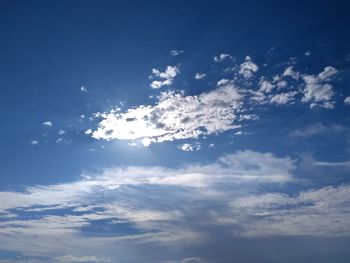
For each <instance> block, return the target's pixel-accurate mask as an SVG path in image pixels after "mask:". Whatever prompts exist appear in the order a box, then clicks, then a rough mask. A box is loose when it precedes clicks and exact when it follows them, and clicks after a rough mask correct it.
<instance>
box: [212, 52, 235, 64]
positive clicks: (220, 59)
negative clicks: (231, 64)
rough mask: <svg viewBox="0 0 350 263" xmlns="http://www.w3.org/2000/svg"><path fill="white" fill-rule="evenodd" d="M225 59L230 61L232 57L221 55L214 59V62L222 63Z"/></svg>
mask: <svg viewBox="0 0 350 263" xmlns="http://www.w3.org/2000/svg"><path fill="white" fill-rule="evenodd" d="M226 59H232V56H231V55H230V54H226V53H222V54H220V55H218V56H215V57H214V61H215V62H223V61H224V60H226Z"/></svg>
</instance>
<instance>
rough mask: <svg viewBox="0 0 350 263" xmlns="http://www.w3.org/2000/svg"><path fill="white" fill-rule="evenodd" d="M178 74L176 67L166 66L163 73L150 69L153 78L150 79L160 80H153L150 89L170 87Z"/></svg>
mask: <svg viewBox="0 0 350 263" xmlns="http://www.w3.org/2000/svg"><path fill="white" fill-rule="evenodd" d="M178 73H180V71H179V69H178V68H177V67H176V66H167V67H166V69H165V71H164V72H161V71H159V70H158V69H152V74H153V76H150V77H151V78H159V79H160V80H154V81H152V83H151V84H150V86H151V88H153V89H159V88H161V87H162V86H170V85H172V84H173V81H174V78H175V77H176V75H177V74H178Z"/></svg>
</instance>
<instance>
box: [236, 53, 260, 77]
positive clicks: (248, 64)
mask: <svg viewBox="0 0 350 263" xmlns="http://www.w3.org/2000/svg"><path fill="white" fill-rule="evenodd" d="M258 69H259V67H258V65H256V64H255V63H254V62H253V61H252V58H251V57H250V56H246V58H245V62H243V63H242V64H241V65H240V66H239V74H241V75H243V76H244V78H246V79H249V78H251V77H253V75H254V73H255V72H257V71H258Z"/></svg>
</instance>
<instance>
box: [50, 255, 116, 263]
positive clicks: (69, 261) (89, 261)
mask: <svg viewBox="0 0 350 263" xmlns="http://www.w3.org/2000/svg"><path fill="white" fill-rule="evenodd" d="M56 259H57V260H58V261H59V262H62V263H79V262H83V263H93V262H101V263H102V262H111V261H110V260H109V259H105V258H99V257H96V256H73V255H65V256H62V257H57V258H56Z"/></svg>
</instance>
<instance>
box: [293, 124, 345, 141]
mask: <svg viewBox="0 0 350 263" xmlns="http://www.w3.org/2000/svg"><path fill="white" fill-rule="evenodd" d="M348 131H349V129H348V128H347V127H345V126H342V125H338V124H332V125H324V124H322V123H313V124H309V125H307V126H306V127H305V128H300V129H297V130H295V131H292V132H291V133H290V136H291V137H304V138H308V137H312V136H317V135H324V136H332V137H333V136H335V135H336V134H339V133H346V132H348Z"/></svg>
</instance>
